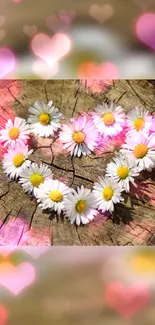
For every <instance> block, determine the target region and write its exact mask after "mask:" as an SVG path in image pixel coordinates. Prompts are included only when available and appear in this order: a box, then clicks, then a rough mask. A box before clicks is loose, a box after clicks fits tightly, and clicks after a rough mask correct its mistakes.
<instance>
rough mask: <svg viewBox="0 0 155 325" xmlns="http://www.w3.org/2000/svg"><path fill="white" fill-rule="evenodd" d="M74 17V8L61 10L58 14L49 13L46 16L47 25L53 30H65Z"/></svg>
mask: <svg viewBox="0 0 155 325" xmlns="http://www.w3.org/2000/svg"><path fill="white" fill-rule="evenodd" d="M75 17H76V12H75V10H68V11H67V10H61V11H60V12H59V14H58V15H50V16H48V17H47V18H46V25H47V27H48V28H49V29H50V30H52V31H54V32H58V31H61V32H62V31H65V30H66V29H67V28H68V27H70V25H71V23H72V21H73V20H74V19H75Z"/></svg>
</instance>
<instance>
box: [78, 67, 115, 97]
mask: <svg viewBox="0 0 155 325" xmlns="http://www.w3.org/2000/svg"><path fill="white" fill-rule="evenodd" d="M78 78H80V79H82V80H83V81H84V82H85V79H86V80H87V86H88V88H89V87H90V88H91V89H92V91H94V92H98V93H99V92H101V91H103V90H104V89H106V88H107V86H109V85H110V84H111V83H112V80H113V79H116V78H118V70H117V67H116V66H115V65H114V64H113V63H112V62H104V63H102V64H99V65H97V64H96V63H94V62H86V63H83V64H82V65H81V66H80V67H79V70H78ZM94 81H96V82H94ZM101 81H102V82H101ZM103 84H104V86H103Z"/></svg>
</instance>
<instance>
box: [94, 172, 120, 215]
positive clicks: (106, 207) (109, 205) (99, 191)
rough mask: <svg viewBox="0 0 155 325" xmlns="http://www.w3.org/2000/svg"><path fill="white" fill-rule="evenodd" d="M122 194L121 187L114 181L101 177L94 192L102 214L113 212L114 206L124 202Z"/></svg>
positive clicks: (95, 185)
mask: <svg viewBox="0 0 155 325" xmlns="http://www.w3.org/2000/svg"><path fill="white" fill-rule="evenodd" d="M121 192H122V188H121V186H120V185H119V183H117V182H116V181H115V180H114V179H111V178H108V177H105V178H104V177H100V178H99V180H98V182H96V183H95V184H94V190H93V194H94V198H95V202H96V205H97V208H98V209H99V210H102V212H105V211H110V212H113V211H114V204H116V203H119V202H121V201H124V199H123V197H122V196H121Z"/></svg>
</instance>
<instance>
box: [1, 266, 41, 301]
mask: <svg viewBox="0 0 155 325" xmlns="http://www.w3.org/2000/svg"><path fill="white" fill-rule="evenodd" d="M34 280H35V269H34V267H33V266H32V265H31V264H29V263H22V264H19V265H18V266H17V267H14V266H13V265H12V264H10V263H1V267H0V285H2V286H4V287H5V288H7V289H8V290H10V291H11V292H12V293H13V294H14V295H15V296H17V295H18V294H19V293H20V292H21V291H22V290H24V289H25V288H26V287H27V286H29V285H30V284H32V283H33V281H34Z"/></svg>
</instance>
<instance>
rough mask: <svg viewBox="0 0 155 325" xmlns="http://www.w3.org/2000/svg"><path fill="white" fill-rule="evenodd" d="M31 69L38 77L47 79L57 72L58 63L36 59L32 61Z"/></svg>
mask: <svg viewBox="0 0 155 325" xmlns="http://www.w3.org/2000/svg"><path fill="white" fill-rule="evenodd" d="M32 69H33V71H34V72H35V74H36V75H37V76H39V77H40V78H42V79H49V78H51V77H53V76H54V75H55V74H56V73H57V72H58V63H57V62H54V63H52V64H47V63H46V62H44V61H43V60H37V61H35V62H34V64H33V67H32Z"/></svg>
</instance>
